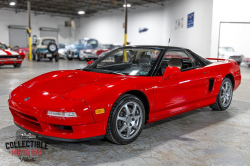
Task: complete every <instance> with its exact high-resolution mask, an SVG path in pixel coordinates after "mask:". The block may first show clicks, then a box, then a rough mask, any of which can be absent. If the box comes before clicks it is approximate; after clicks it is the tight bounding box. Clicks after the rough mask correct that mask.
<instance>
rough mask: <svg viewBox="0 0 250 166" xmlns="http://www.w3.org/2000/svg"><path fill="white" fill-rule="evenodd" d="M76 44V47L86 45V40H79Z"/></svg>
mask: <svg viewBox="0 0 250 166" xmlns="http://www.w3.org/2000/svg"><path fill="white" fill-rule="evenodd" d="M74 44H75V45H85V44H86V40H84V39H79V40H77V41H75V42H74Z"/></svg>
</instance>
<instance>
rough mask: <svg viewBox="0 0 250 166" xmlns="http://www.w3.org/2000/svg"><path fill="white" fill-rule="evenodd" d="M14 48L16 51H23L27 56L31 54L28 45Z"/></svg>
mask: <svg viewBox="0 0 250 166" xmlns="http://www.w3.org/2000/svg"><path fill="white" fill-rule="evenodd" d="M12 50H13V51H16V52H23V53H24V54H25V56H26V57H28V56H29V48H26V47H23V48H19V47H18V46H15V47H13V48H12ZM31 50H32V48H31Z"/></svg>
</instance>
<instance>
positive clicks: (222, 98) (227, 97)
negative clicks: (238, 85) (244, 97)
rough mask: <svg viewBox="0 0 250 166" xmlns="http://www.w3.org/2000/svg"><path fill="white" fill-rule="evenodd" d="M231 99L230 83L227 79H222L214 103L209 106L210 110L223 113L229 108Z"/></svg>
mask: <svg viewBox="0 0 250 166" xmlns="http://www.w3.org/2000/svg"><path fill="white" fill-rule="evenodd" d="M232 98H233V85H232V82H231V80H230V79H229V78H224V79H223V81H222V83H221V87H220V91H219V94H218V96H217V99H216V103H214V104H212V105H210V108H212V109H213V110H216V111H224V110H226V109H227V108H228V107H229V106H230V104H231V101H232Z"/></svg>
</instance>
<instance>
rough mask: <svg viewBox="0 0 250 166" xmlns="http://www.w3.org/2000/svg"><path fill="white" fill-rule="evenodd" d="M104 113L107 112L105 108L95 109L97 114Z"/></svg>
mask: <svg viewBox="0 0 250 166" xmlns="http://www.w3.org/2000/svg"><path fill="white" fill-rule="evenodd" d="M104 113H105V109H104V108H101V109H97V110H95V114H96V115H98V114H104Z"/></svg>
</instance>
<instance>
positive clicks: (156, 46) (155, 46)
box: [119, 45, 185, 49]
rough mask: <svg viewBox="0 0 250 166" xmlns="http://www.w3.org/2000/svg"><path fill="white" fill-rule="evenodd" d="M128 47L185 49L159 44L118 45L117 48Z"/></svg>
mask: <svg viewBox="0 0 250 166" xmlns="http://www.w3.org/2000/svg"><path fill="white" fill-rule="evenodd" d="M126 48H127V49H129V48H155V49H185V48H182V47H174V46H160V45H130V46H125V47H120V48H119V49H126Z"/></svg>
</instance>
